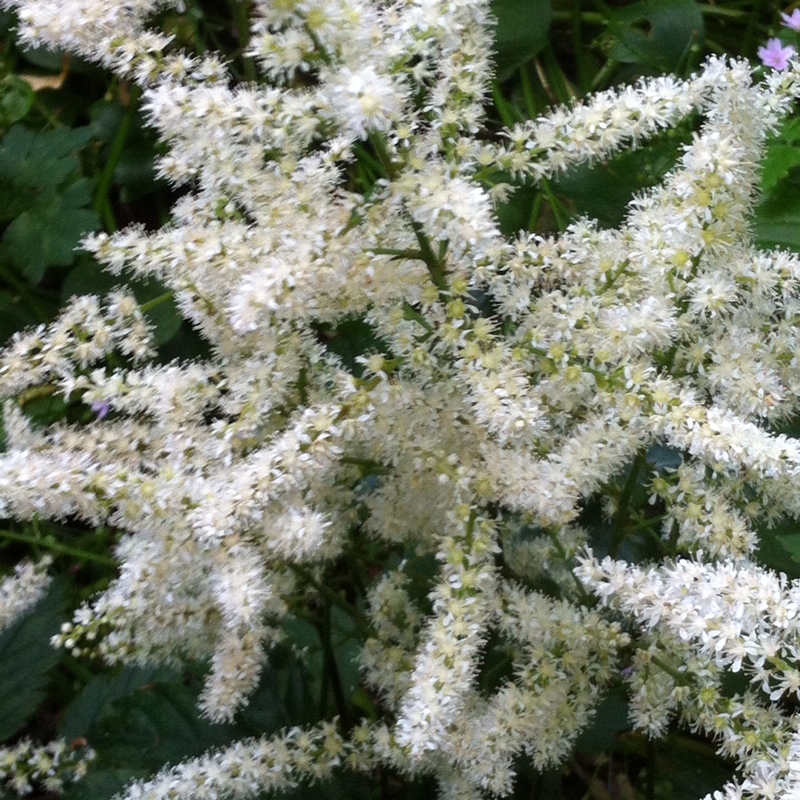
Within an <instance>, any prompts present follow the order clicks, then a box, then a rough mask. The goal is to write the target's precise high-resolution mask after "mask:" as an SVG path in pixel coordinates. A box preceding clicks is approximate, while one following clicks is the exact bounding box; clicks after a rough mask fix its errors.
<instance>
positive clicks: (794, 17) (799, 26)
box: [781, 8, 800, 31]
mask: <svg viewBox="0 0 800 800" xmlns="http://www.w3.org/2000/svg"><path fill="white" fill-rule="evenodd" d="M781 19H782V20H783V24H784V25H785V26H786V27H787V28H791V29H792V30H793V31H800V8H796V9H795V10H794V11H792V13H791V14H781Z"/></svg>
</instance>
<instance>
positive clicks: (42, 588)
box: [0, 557, 51, 631]
mask: <svg viewBox="0 0 800 800" xmlns="http://www.w3.org/2000/svg"><path fill="white" fill-rule="evenodd" d="M50 563H51V559H50V558H48V557H45V558H42V559H40V560H39V561H38V562H37V563H36V564H32V563H31V562H30V561H23V562H22V563H20V564H17V566H16V567H15V568H14V573H13V574H12V575H9V576H8V577H6V578H3V580H2V581H0V631H2V630H4V629H5V628H7V627H8V626H9V625H11V624H12V623H14V622H15V621H16V620H17V619H19V617H21V616H22V615H23V614H25V613H27V612H28V611H30V610H31V609H32V608H33V607H34V606H35V605H36V603H38V602H39V600H41V599H42V597H43V596H44V593H45V592H46V591H47V587H48V586H49V585H50V576H49V575H48V574H47V568H48V567H49V566H50Z"/></svg>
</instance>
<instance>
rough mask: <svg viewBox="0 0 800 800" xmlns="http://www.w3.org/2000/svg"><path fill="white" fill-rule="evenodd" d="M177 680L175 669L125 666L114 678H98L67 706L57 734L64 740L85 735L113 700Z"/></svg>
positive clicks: (104, 676) (98, 676)
mask: <svg viewBox="0 0 800 800" xmlns="http://www.w3.org/2000/svg"><path fill="white" fill-rule="evenodd" d="M176 679H177V676H176V674H175V670H173V669H169V668H167V667H155V666H148V667H139V666H127V667H123V668H122V669H121V670H120V671H119V672H118V673H117V674H116V675H106V674H101V675H97V676H96V677H95V678H93V679H92V680H91V681H90V682H89V683H88V684H87V685H86V686H85V687H84V689H83V691H82V692H81V693H80V694H79V695H78V696H77V697H76V698H75V699H74V700H73V701H72V703H70V705H69V706H68V707H67V709H66V711H65V712H64V718H63V720H62V722H61V725H60V726H59V732H60V734H61V736H62V737H63V738H64V739H66V740H67V741H72V740H73V739H77V738H79V737H83V736H86V735H87V734H88V733H89V731H90V730H91V728H92V726H93V725H94V723H95V722H96V721H97V720H99V719H100V718H101V717H102V716H103V714H104V713H106V712H107V711H108V710H109V708H110V706H111V704H112V703H113V702H114V701H115V700H119V699H121V698H123V697H129V696H130V695H132V694H134V693H135V692H137V691H138V690H140V689H141V688H142V686H144V685H146V684H148V683H152V682H154V681H169V680H176Z"/></svg>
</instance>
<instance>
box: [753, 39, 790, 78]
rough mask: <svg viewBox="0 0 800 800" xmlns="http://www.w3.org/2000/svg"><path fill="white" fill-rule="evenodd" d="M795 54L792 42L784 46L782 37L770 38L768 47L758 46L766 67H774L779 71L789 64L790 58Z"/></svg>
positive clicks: (762, 61) (760, 56) (759, 55)
mask: <svg viewBox="0 0 800 800" xmlns="http://www.w3.org/2000/svg"><path fill="white" fill-rule="evenodd" d="M794 55H795V49H794V47H792V46H791V45H790V44H789V45H786V47H784V46H783V45H782V44H781V40H780V39H769V40H768V41H767V46H766V47H759V48H758V57H759V58H760V59H761V63H762V64H763V65H764V66H765V67H772V68H773V69H777V70H778V71H782V70H785V69H786V68H787V67H788V66H789V59H790V58H793V57H794Z"/></svg>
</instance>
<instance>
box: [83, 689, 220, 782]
mask: <svg viewBox="0 0 800 800" xmlns="http://www.w3.org/2000/svg"><path fill="white" fill-rule="evenodd" d="M235 733H236V728H235V727H234V726H232V725H218V724H213V723H211V722H208V721H207V720H205V719H203V718H202V717H201V716H200V713H199V711H198V708H197V691H196V689H195V688H193V687H190V686H186V685H184V684H183V683H181V682H177V681H172V682H169V683H161V682H155V683H149V684H146V685H144V686H142V687H141V688H139V689H138V690H137V691H136V692H134V693H133V694H131V695H129V696H127V697H123V698H121V699H119V700H115V701H113V702H112V703H111V704H110V707H109V709H108V710H107V711H106V713H105V714H104V715H103V716H102V717H101V718H100V719H99V720H98V721H97V722H96V723H95V724H94V725H93V726H92V729H91V730H90V731H89V734H88V736H87V738H88V739H89V742H90V744H91V746H92V747H94V748H95V749H96V750H97V752H98V753H99V755H100V757H101V758H102V759H103V762H104V763H106V764H111V765H113V766H115V767H125V768H126V769H146V770H156V769H158V768H159V767H161V766H162V765H163V764H165V763H167V762H168V763H172V764H175V763H177V762H178V761H182V760H183V759H184V758H190V757H192V756H197V755H200V754H201V753H203V752H205V751H206V750H208V749H210V748H212V747H219V746H222V745H224V744H227V743H228V742H230V741H231V739H232V738H233V736H234V734H235Z"/></svg>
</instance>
